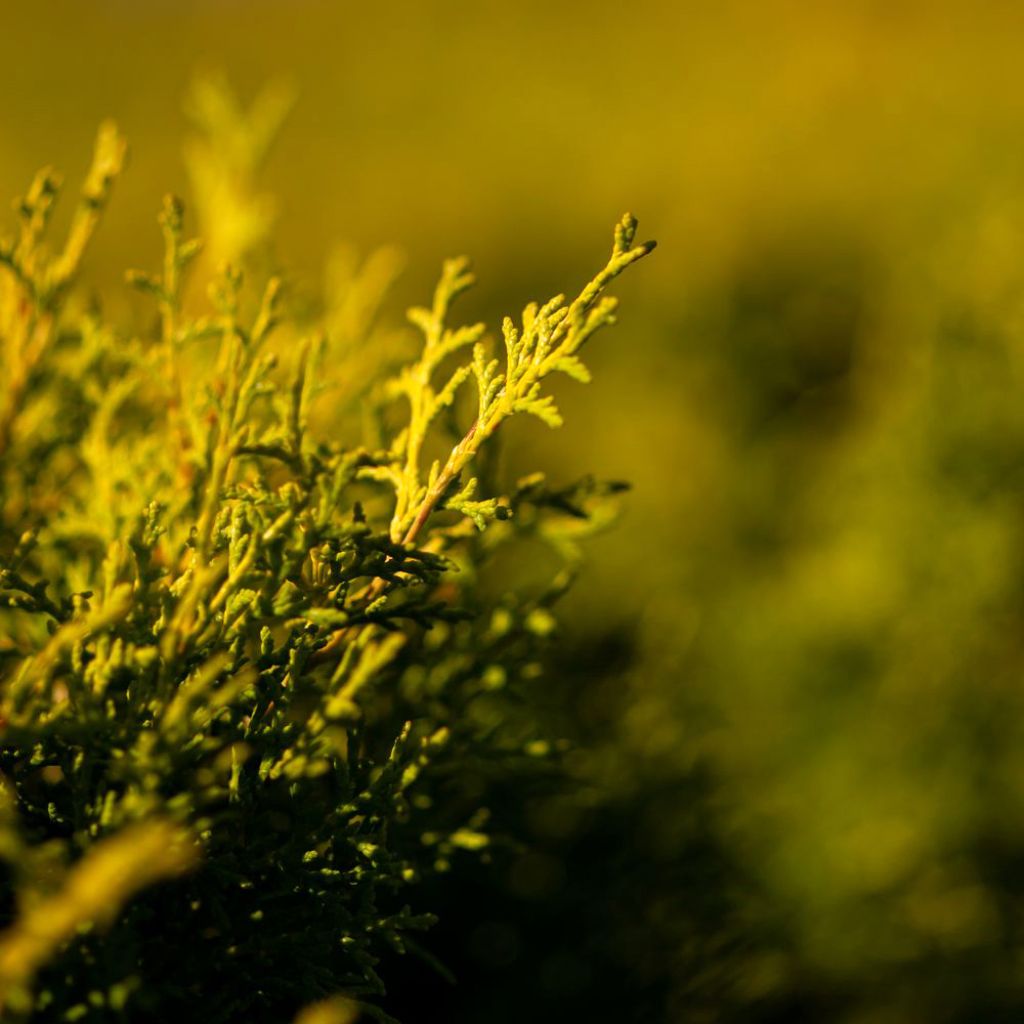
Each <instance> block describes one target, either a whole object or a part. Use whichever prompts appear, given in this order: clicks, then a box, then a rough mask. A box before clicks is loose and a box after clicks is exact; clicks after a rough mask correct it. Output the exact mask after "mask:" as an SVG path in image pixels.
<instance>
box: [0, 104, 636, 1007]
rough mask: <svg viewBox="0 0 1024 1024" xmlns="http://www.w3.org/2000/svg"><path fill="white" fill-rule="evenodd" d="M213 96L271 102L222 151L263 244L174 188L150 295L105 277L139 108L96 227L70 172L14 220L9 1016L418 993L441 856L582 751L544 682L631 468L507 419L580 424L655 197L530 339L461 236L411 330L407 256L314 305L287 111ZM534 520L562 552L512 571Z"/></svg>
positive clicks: (5, 730)
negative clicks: (64, 188)
mask: <svg viewBox="0 0 1024 1024" xmlns="http://www.w3.org/2000/svg"><path fill="white" fill-rule="evenodd" d="M196 103H197V108H198V110H199V117H200V119H202V118H203V117H206V119H207V121H208V122H210V123H211V124H212V123H213V122H216V121H217V119H218V118H219V119H220V120H221V121H223V122H224V125H225V126H226V127H225V131H228V130H230V131H234V132H235V134H234V135H233V136H231V137H230V138H229V139H228V144H224V143H223V141H222V142H221V143H217V141H216V139H217V138H218V137H220V138H221V139H222V140H223V133H221V135H220V136H218V135H217V132H216V131H212V132H211V137H212V138H213V140H214V141H213V142H210V141H209V140H207V142H208V143H209V145H208V146H207V149H205V150H204V149H203V147H202V146H199V147H197V148H195V149H194V150H193V152H192V156H193V165H194V166H193V168H192V169H193V171H194V172H195V173H193V180H194V182H195V183H196V187H197V192H198V193H199V197H198V200H199V205H200V208H202V205H203V203H204V202H205V203H206V205H207V206H208V207H209V208H211V209H212V210H214V212H215V213H216V211H217V210H219V209H220V210H223V209H224V208H230V210H231V211H232V216H233V217H234V218H235V219H234V221H233V222H232V223H233V224H234V225H235V228H236V229H237V230H234V231H232V229H231V224H229V225H227V226H226V227H225V226H224V225H221V228H222V230H220V231H213V230H211V231H210V234H211V236H216V239H217V244H216V246H215V248H216V249H217V256H218V257H220V256H224V255H225V250H227V251H226V254H227V255H228V256H229V257H235V262H231V263H226V264H224V265H221V266H214V265H213V261H212V260H210V259H208V258H207V257H205V256H204V255H203V254H202V244H201V241H200V240H199V239H197V238H193V237H192V236H191V233H190V231H189V230H188V217H187V216H186V210H185V207H184V205H183V203H182V202H181V201H180V200H178V199H176V198H173V197H168V198H167V199H166V200H165V201H164V204H163V209H162V212H161V213H160V217H159V225H160V230H161V232H162V236H163V245H164V255H163V260H162V264H161V265H160V267H159V268H157V269H155V270H144V271H132V272H130V273H129V274H128V275H127V279H126V285H125V287H126V289H130V290H131V291H132V292H133V295H134V297H133V298H131V299H129V298H127V297H126V296H113V297H110V296H104V297H103V298H102V301H101V300H100V299H96V298H93V297H91V296H88V295H84V294H82V293H81V292H80V291H79V290H76V287H75V285H76V279H77V277H78V275H79V271H80V268H81V266H82V261H83V257H84V256H85V254H86V251H87V249H88V247H89V245H90V243H91V241H92V238H93V235H94V233H95V230H96V228H97V226H98V224H99V221H100V219H101V214H102V212H103V209H104V207H105V206H106V204H107V201H108V199H109V197H110V193H111V190H112V187H113V185H114V182H115V180H116V179H117V177H118V176H119V174H120V173H121V171H122V165H123V163H124V159H125V143H124V140H123V139H122V137H121V136H120V135H119V133H118V131H117V129H116V128H114V127H113V126H112V125H105V126H104V127H103V128H102V130H101V131H100V134H99V138H98V142H97V146H96V151H95V157H94V160H93V163H92V168H91V170H90V171H89V173H88V175H87V177H86V179H85V182H84V185H83V187H82V189H81V195H80V198H79V200H78V205H77V209H76V211H75V213H74V215H73V217H72V220H71V223H70V227H69V228H68V230H67V234H66V237H64V239H63V240H62V241H59V242H58V241H55V240H54V239H53V237H52V236H53V234H54V232H53V231H52V230H50V228H51V225H50V223H49V222H50V219H51V213H52V212H53V209H54V206H55V203H56V200H57V197H58V192H59V188H60V182H59V178H58V176H57V175H56V174H55V173H54V172H52V171H50V170H44V171H42V172H41V173H40V174H39V175H38V176H37V177H36V179H35V181H34V182H33V183H32V185H31V187H30V188H29V190H28V192H27V193H26V195H25V196H24V198H22V199H20V200H19V201H18V202H17V203H16V206H15V211H16V214H15V215H16V224H15V230H14V232H13V234H11V235H10V236H9V237H4V238H3V239H2V241H0V353H2V355H0V359H2V364H0V365H2V370H0V496H2V501H0V862H2V889H0V892H2V907H0V914H2V917H3V929H4V930H3V931H2V933H0V1003H2V1006H3V1018H4V1019H5V1020H7V1019H10V1020H27V1019H32V1020H39V1021H50V1020H53V1021H58V1020H60V1021H74V1020H81V1021H105V1020H132V1021H146V1020H153V1021H168V1020H178V1019H182V1020H200V1019H201V1020H203V1021H204V1022H209V1024H215V1022H220V1021H235V1020H248V1021H281V1020H288V1019H292V1017H294V1015H295V1014H296V1013H299V1012H300V1010H301V1008H302V1007H304V1006H305V1007H307V1009H305V1010H302V1011H301V1015H300V1019H301V1020H303V1021H305V1022H307V1024H314V1022H317V1021H320V1022H330V1021H345V1020H350V1019H353V1018H354V1016H355V1015H356V1014H358V1013H368V1014H370V1015H374V1016H379V1017H383V1016H384V1014H383V1012H382V1011H381V1010H380V1009H379V1008H378V1007H377V1005H376V1003H377V1000H378V997H379V996H380V995H381V994H382V993H383V992H384V985H385V982H386V980H387V979H386V978H383V979H382V978H381V977H380V976H378V973H377V970H376V967H377V966H378V965H379V963H380V957H381V954H382V952H383V951H385V950H390V949H394V950H398V951H406V950H409V951H412V952H415V953H417V954H419V955H422V956H424V957H426V958H428V959H429V958H430V953H429V951H428V946H429V938H423V937H422V936H421V935H420V933H421V931H422V930H423V929H425V928H427V927H428V926H429V925H430V923H431V921H432V916H431V915H432V911H433V910H434V909H436V908H431V907H424V906H419V905H417V900H416V895H417V893H416V885H417V882H418V881H419V880H420V879H421V878H423V877H424V876H426V875H429V874H430V873H432V872H437V871H446V870H448V869H449V868H451V867H453V866H455V867H457V862H458V860H459V859H460V858H462V857H465V856H484V857H486V856H488V853H489V849H490V847H491V846H492V845H493V843H494V842H495V841H497V837H498V836H500V823H497V824H495V823H493V822H491V821H489V816H488V810H487V794H488V792H489V791H490V789H491V787H493V786H494V785H503V786H507V785H509V784H510V783H511V784H514V785H518V784H520V783H521V784H522V785H524V786H528V785H529V780H530V779H531V778H536V777H538V776H540V775H543V774H544V773H545V772H549V771H551V770H553V767H554V765H555V763H556V761H557V754H558V744H557V742H552V738H551V737H548V736H545V735H543V732H542V730H541V729H539V727H538V721H537V717H538V716H537V715H535V714H533V712H532V710H531V691H533V690H534V688H535V687H536V686H537V685H538V682H537V680H538V678H539V676H540V673H541V671H542V665H543V658H544V650H545V647H546V645H547V644H548V643H549V642H550V637H551V635H552V633H553V630H554V629H555V627H556V623H555V618H554V614H553V606H554V604H555V602H556V601H557V599H558V597H559V596H560V595H561V594H562V593H563V592H564V591H565V588H566V587H567V586H568V585H569V583H570V582H571V580H572V578H573V575H574V573H575V568H576V565H577V561H578V549H577V545H576V541H577V539H578V537H579V536H580V535H581V534H583V533H585V532H586V531H587V530H588V529H592V528H593V527H594V526H595V525H600V523H602V522H603V521H604V520H605V519H606V518H607V517H606V515H604V514H603V512H602V513H601V514H595V512H600V511H601V510H602V509H604V508H605V506H606V503H607V502H608V500H609V499H610V496H611V495H612V494H613V493H614V492H615V491H616V490H617V489H618V487H619V485H616V484H599V483H596V482H595V481H593V480H592V479H589V478H586V477H584V478H583V479H581V480H580V481H578V482H577V483H575V484H570V485H564V484H560V485H558V486H553V485H549V484H548V483H547V482H546V481H545V480H544V479H543V478H542V477H541V476H539V475H535V476H532V477H529V478H527V479H525V480H520V481H519V482H518V483H513V484H507V483H504V482H503V480H502V477H501V472H500V466H499V465H498V463H497V461H496V459H495V442H496V441H497V439H498V438H499V437H500V436H501V434H502V430H503V427H504V425H505V423H506V422H507V421H508V420H510V419H512V418H513V417H516V416H521V415H525V416H533V417H537V418H539V419H540V420H542V421H543V422H544V423H545V424H547V425H548V426H551V427H557V426H559V425H560V424H561V417H560V415H559V411H558V408H557V406H556V405H555V402H554V400H553V398H552V396H551V393H550V390H549V385H550V380H551V378H552V377H554V376H555V375H558V374H561V375H566V376H568V377H571V378H574V379H575V380H577V381H582V382H586V381H587V380H588V379H589V373H588V370H587V368H586V365H585V364H584V362H583V361H582V351H583V347H584V345H585V344H586V343H587V342H588V341H589V339H590V338H591V336H592V335H594V334H595V333H596V332H597V331H599V330H600V329H601V328H603V327H605V326H607V325H609V324H611V323H613V321H614V311H615V300H614V299H613V298H611V297H609V296H608V294H607V289H608V286H609V285H610V284H611V283H612V282H613V280H614V279H615V278H616V277H617V276H618V275H619V274H620V273H621V272H622V271H623V270H625V269H626V267H628V266H630V265H631V264H632V263H635V262H636V261H637V260H639V259H641V258H642V257H643V256H645V255H646V254H647V253H649V252H650V251H651V249H652V248H653V243H650V242H648V243H643V244H637V243H636V242H635V233H636V221H635V220H634V219H633V218H632V217H630V216H626V217H624V218H623V220H622V221H621V222H620V223H619V224H618V225H617V227H616V228H615V233H614V241H613V246H612V250H611V254H610V256H609V257H608V259H607V261H606V263H605V265H604V266H603V267H602V269H600V271H599V272H598V273H597V274H596V276H595V277H593V278H592V279H591V280H590V281H589V282H588V283H587V284H586V285H585V286H584V287H583V288H582V289H581V290H580V291H579V292H578V293H577V294H576V295H575V296H574V297H572V298H570V299H566V298H565V297H563V296H561V295H559V296H556V297H554V298H552V299H550V300H549V301H547V302H544V303H531V304H530V305H528V306H527V307H526V309H525V310H524V311H523V313H522V316H521V317H520V318H519V319H518V320H513V319H511V318H506V319H505V321H504V322H503V324H502V326H501V332H500V336H498V337H497V338H492V337H491V336H489V335H488V334H487V332H486V330H485V327H484V326H483V325H482V324H471V325H460V324H459V323H458V320H457V317H456V316H455V314H454V313H453V306H454V304H455V302H456V300H457V298H458V297H459V295H460V294H461V293H462V292H464V291H465V290H466V289H467V288H468V287H469V286H470V285H471V284H472V282H473V278H472V275H471V273H470V269H469V264H468V263H467V261H466V260H464V259H456V260H450V261H448V262H446V263H445V264H444V267H443V270H442V274H441V278H440V281H439V283H438V285H437V288H436V290H435V292H434V295H433V297H432V299H431V301H430V303H429V304H428V305H426V306H423V307H417V308H414V309H412V310H410V311H409V317H408V319H409V321H410V322H411V324H412V326H413V328H414V329H415V332H416V334H417V336H418V341H417V342H416V344H415V346H414V347H413V348H412V349H411V351H410V349H409V346H408V344H407V342H408V339H407V337H406V335H405V334H403V332H401V331H397V332H396V331H395V330H393V329H390V328H385V327H383V326H382V324H383V322H384V321H383V320H382V318H381V316H380V315H379V311H380V307H381V304H382V301H383V298H384V295H385V293H386V286H387V283H388V281H389V280H390V277H391V276H392V272H393V269H394V266H393V264H394V261H393V260H392V259H391V258H390V256H389V255H388V254H387V253H381V254H377V255H375V256H373V257H371V258H370V259H369V260H367V261H366V262H365V263H363V264H361V265H360V264H358V263H354V262H351V261H349V262H347V263H346V262H344V261H342V264H341V265H340V270H339V269H338V267H336V268H335V270H336V273H335V275H334V284H333V285H332V287H331V289H329V294H327V295H326V296H325V297H324V298H323V299H322V300H321V301H320V302H319V303H310V302H309V301H305V302H302V301H290V300H289V294H288V293H289V289H288V288H287V287H285V286H284V284H283V283H282V279H281V278H280V277H279V276H276V275H275V274H273V273H270V272H268V270H267V267H268V266H269V265H270V262H269V261H268V259H266V253H265V251H264V254H263V257H262V258H253V255H252V251H253V250H252V246H251V245H250V240H251V239H252V238H253V237H255V236H258V235H259V234H260V232H261V231H262V230H263V228H264V227H265V225H266V224H267V223H269V219H268V217H266V216H264V214H265V213H266V208H265V206H264V205H263V204H262V203H261V202H260V197H259V196H258V195H257V194H256V193H254V192H253V191H252V175H251V172H252V170H253V168H254V167H255V166H256V164H257V163H258V160H259V157H260V155H261V153H262V151H263V150H264V149H265V143H266V138H265V137H264V135H265V133H264V134H261V132H260V131H257V130H256V129H255V128H254V127H253V122H248V123H247V122H246V121H245V119H244V118H243V117H240V115H238V112H237V111H233V110H232V109H231V108H230V107H229V106H228V105H226V103H225V102H224V100H223V95H222V94H221V93H219V92H217V90H216V89H211V88H204V89H201V90H199V91H198V92H197V94H196ZM281 109H283V107H282V105H281V104H277V105H274V104H270V105H269V107H268V108H267V110H269V113H267V110H265V111H264V113H265V114H266V118H268V119H269V120H273V119H274V118H277V117H279V115H280V112H281ZM247 124H248V127H249V128H251V129H252V130H250V131H246V130H245V129H246V126H247ZM208 127H209V125H208ZM213 127H214V128H216V124H213ZM257 127H258V126H257ZM218 145H219V148H218ZM211 146H212V148H210V147H211ZM225 154H227V156H228V157H230V159H228V158H226V157H225ZM196 168H198V171H195V169H196ZM204 190H205V191H204ZM211 196H213V197H214V198H213V199H211ZM217 196H219V197H220V199H219V200H218V199H217V198H216V197H217ZM247 218H248V219H247ZM239 224H241V225H242V227H241V228H238V225H239ZM239 239H242V240H243V241H241V242H239V241H238V240H239ZM233 245H234V246H235V251H231V247H232V246H233ZM204 287H205V292H206V294H205V296H204V294H203V289H204ZM108 310H114V311H116V313H109V312H108ZM311 310H312V311H311ZM524 544H528V545H530V546H531V549H536V548H538V547H539V548H543V549H544V550H546V551H547V552H548V555H547V556H546V557H545V560H544V562H543V564H544V566H545V570H544V571H545V576H544V579H543V580H542V581H541V582H538V581H537V579H536V578H534V577H533V576H531V577H530V578H529V579H527V580H525V581H524V582H522V583H521V584H517V586H515V587H513V588H509V587H508V586H506V585H505V582H504V579H503V577H501V575H500V572H501V570H500V565H501V559H502V557H507V555H503V554H502V552H511V553H512V554H513V556H515V552H517V551H519V550H521V547H522V545H524ZM496 574H497V575H496ZM516 579H519V577H516Z"/></svg>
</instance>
